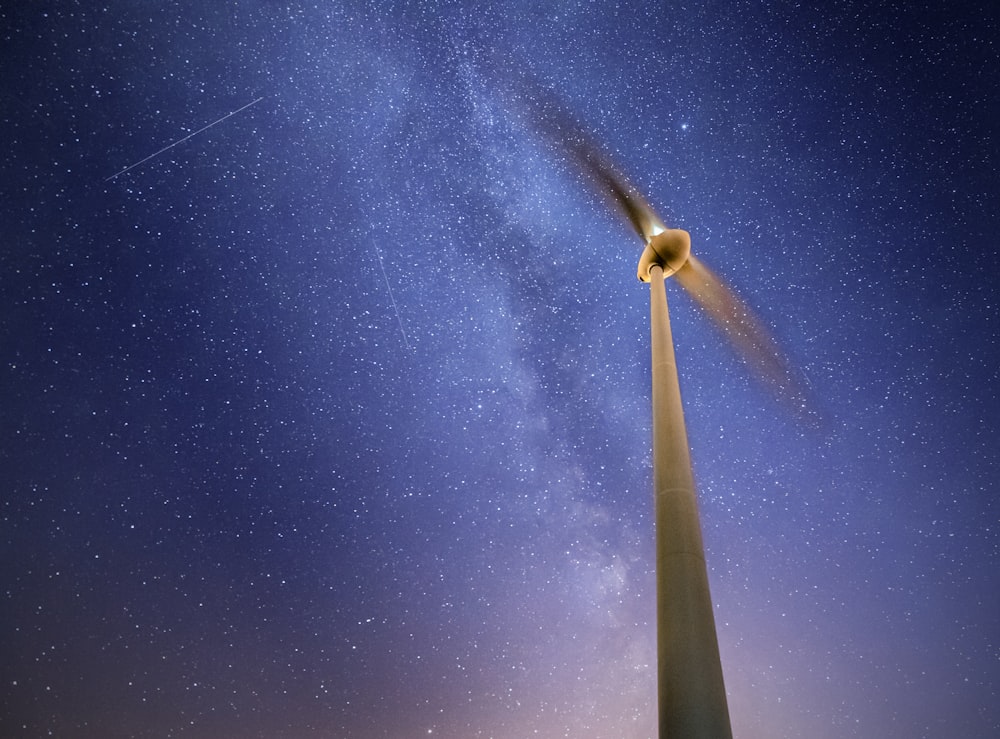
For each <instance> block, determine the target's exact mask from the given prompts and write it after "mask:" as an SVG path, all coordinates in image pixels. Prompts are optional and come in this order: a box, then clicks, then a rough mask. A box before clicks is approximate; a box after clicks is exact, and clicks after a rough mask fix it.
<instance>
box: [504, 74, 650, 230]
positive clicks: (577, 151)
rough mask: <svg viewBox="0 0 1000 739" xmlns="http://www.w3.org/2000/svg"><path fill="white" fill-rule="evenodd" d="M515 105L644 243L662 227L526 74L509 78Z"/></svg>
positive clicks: (580, 130) (560, 108) (557, 104)
mask: <svg viewBox="0 0 1000 739" xmlns="http://www.w3.org/2000/svg"><path fill="white" fill-rule="evenodd" d="M508 82H509V83H510V84H512V85H513V86H514V87H513V90H512V92H513V93H514V95H515V97H516V102H517V105H518V107H519V108H521V109H522V110H523V111H524V112H525V113H526V114H527V116H528V118H530V120H531V123H532V126H533V127H534V128H535V129H536V130H537V131H539V132H541V133H542V134H543V135H544V136H545V137H546V138H547V139H548V140H549V141H551V142H552V143H553V144H555V145H556V146H557V147H558V148H561V149H562V150H563V151H565V152H566V153H568V154H569V156H570V159H571V163H572V164H573V166H574V167H575V168H576V169H577V171H579V172H580V173H581V174H583V175H584V177H585V178H586V179H587V181H588V184H589V185H590V186H591V187H592V188H593V189H594V190H596V191H597V193H598V194H599V195H601V196H602V197H603V198H604V199H605V200H606V201H607V202H608V204H609V205H611V206H612V207H613V208H614V209H616V210H617V211H618V212H619V213H620V214H621V215H623V216H624V217H625V218H626V219H627V220H628V222H629V223H631V224H632V228H634V229H635V232H636V233H637V234H639V236H640V237H641V238H642V240H643V241H644V242H647V243H648V242H649V240H650V239H651V238H653V236H655V235H656V234H658V233H660V232H661V231H664V230H665V229H666V226H665V225H664V224H663V221H662V220H660V217H659V216H658V215H657V214H656V212H655V211H654V210H653V209H652V207H650V205H649V203H647V202H646V201H645V199H643V197H642V196H641V195H640V194H639V191H638V190H637V189H636V188H635V187H633V185H632V184H631V183H630V182H629V181H628V179H627V178H626V177H625V175H623V174H622V173H621V171H620V170H619V169H618V168H617V167H615V165H614V164H613V163H612V161H611V159H610V158H609V157H608V156H607V155H606V154H605V153H604V152H603V150H602V149H601V147H600V146H598V144H597V143H596V142H595V141H594V140H593V139H592V138H591V137H590V136H588V135H587V132H586V131H585V130H584V129H583V128H582V127H581V126H580V124H578V123H577V122H576V120H575V119H574V118H573V116H572V115H571V114H570V113H569V112H568V111H567V110H566V109H565V108H564V107H563V105H561V104H560V102H559V101H558V100H557V98H556V95H555V93H553V92H552V91H550V90H546V89H544V88H543V87H542V86H541V85H539V84H538V83H537V82H536V81H535V80H533V79H531V78H530V77H528V76H527V75H521V76H519V77H517V78H516V79H512V80H511V79H509V80H508Z"/></svg>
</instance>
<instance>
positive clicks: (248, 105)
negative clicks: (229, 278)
mask: <svg viewBox="0 0 1000 739" xmlns="http://www.w3.org/2000/svg"><path fill="white" fill-rule="evenodd" d="M263 99H264V98H263V97H259V98H257V99H256V100H253V101H251V102H249V103H247V104H246V105H244V106H243V107H242V108H237V109H236V110H234V111H233V112H232V113H227V114H226V115H224V116H222V118H219V119H218V120H217V121H212V122H211V123H209V124H208V125H207V126H202V127H201V128H199V129H198V130H197V131H195V132H194V133H189V134H188V135H187V136H185V137H184V138H182V139H177V141H175V142H173V143H172V144H167V145H166V146H164V147H163V148H162V149H160V150H159V151H157V152H154V153H153V154H150V155H149V156H148V157H146V158H145V159H140V160H139V161H138V162H136V163H135V164H130V165H129V166H127V167H125V169H123V170H121V171H119V172H115V173H114V174H113V175H111V176H110V177H105V178H104V181H105V182H108V181H109V180H113V179H114V178H115V177H119V176H121V175H123V174H125V173H126V172H128V171H129V170H130V169H134V168H135V167H138V166H139V165H140V164H145V163H146V162H148V161H149V160H150V159H154V158H155V157H158V156H160V154H162V153H163V152H165V151H167V150H168V149H173V148H174V147H175V146H177V145H178V144H183V143H184V142H185V141H187V140H188V139H189V138H191V137H192V136H197V135H198V134H199V133H201V132H202V131H207V130H208V129H210V128H211V127H212V126H214V125H216V124H219V123H222V122H223V121H224V120H226V119H227V118H230V117H232V116H234V115H236V114H237V113H239V112H241V111H244V110H246V109H247V108H249V107H250V106H251V105H256V104H257V103H259V102H260V101H261V100H263Z"/></svg>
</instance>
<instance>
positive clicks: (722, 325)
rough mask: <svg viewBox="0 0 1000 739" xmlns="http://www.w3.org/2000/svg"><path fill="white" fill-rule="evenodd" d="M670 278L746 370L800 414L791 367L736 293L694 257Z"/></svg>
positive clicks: (799, 395) (801, 403)
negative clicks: (727, 340)
mask: <svg viewBox="0 0 1000 739" xmlns="http://www.w3.org/2000/svg"><path fill="white" fill-rule="evenodd" d="M674 279H675V280H677V282H679V283H680V285H681V287H683V288H684V289H685V290H686V291H687V292H688V294H689V295H691V297H692V298H693V299H694V301H695V303H697V305H698V306H699V307H700V308H701V309H702V310H703V311H705V313H706V315H708V317H709V318H711V319H712V322H713V323H714V324H715V325H716V326H718V328H719V329H720V330H721V331H722V333H723V334H725V336H726V338H727V339H729V343H730V344H731V345H732V347H733V348H734V349H735V350H736V353H737V354H739V355H740V356H741V357H742V358H743V359H744V360H745V361H746V363H747V366H748V367H749V368H750V370H751V371H752V372H753V373H754V374H755V375H756V376H757V377H758V378H759V379H761V380H763V381H764V382H765V383H766V384H767V385H768V386H769V387H770V388H771V389H772V390H774V391H775V392H776V393H777V395H778V397H779V399H780V400H782V401H784V402H786V403H788V404H789V405H790V406H791V407H792V410H794V411H795V412H796V413H797V414H801V413H803V411H804V409H805V398H804V395H803V393H802V392H801V391H800V390H799V388H798V383H797V382H796V381H795V379H794V377H793V374H792V371H791V368H790V367H789V366H788V364H787V363H786V362H785V360H784V359H783V358H782V356H781V353H780V352H779V350H778V346H777V344H775V342H774V340H773V339H772V338H771V336H770V334H768V333H767V331H766V330H765V329H764V327H763V325H762V324H761V323H760V321H759V320H758V319H757V317H756V316H755V315H754V313H753V311H751V310H750V308H749V307H748V306H747V305H746V304H745V303H744V302H743V301H742V300H740V298H739V297H738V296H737V295H736V293H735V292H733V291H732V290H731V289H730V288H729V287H728V286H727V285H726V284H725V283H724V282H723V281H722V279H721V278H720V277H719V276H718V275H716V274H715V273H714V272H713V271H712V270H710V269H709V268H708V267H707V266H706V265H705V264H704V263H703V262H702V261H701V260H700V259H698V258H697V257H695V256H694V255H691V256H689V257H688V260H687V262H685V264H684V266H683V267H681V268H680V269H679V270H678V271H677V272H676V273H674Z"/></svg>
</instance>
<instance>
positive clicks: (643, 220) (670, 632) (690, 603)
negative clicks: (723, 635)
mask: <svg viewBox="0 0 1000 739" xmlns="http://www.w3.org/2000/svg"><path fill="white" fill-rule="evenodd" d="M522 82H523V80H522ZM528 87H530V89H528V90H525V88H524V87H522V88H521V92H522V95H521V96H519V97H521V99H522V101H523V102H526V103H527V110H528V112H529V114H530V117H531V118H532V120H533V123H534V124H535V126H536V127H537V128H539V129H540V130H541V131H543V132H544V133H545V134H546V135H547V136H548V138H550V139H551V140H553V141H555V142H556V143H557V144H558V145H559V146H561V147H562V148H563V149H564V150H565V151H566V152H567V153H568V154H569V156H570V160H571V162H572V164H573V165H574V166H575V167H576V168H577V169H578V170H579V171H580V172H582V173H583V174H584V175H585V176H586V177H587V179H588V180H589V181H590V183H591V185H593V186H594V187H595V189H596V190H597V191H598V192H599V193H600V194H602V195H603V196H604V197H605V198H606V199H607V201H608V203H609V205H611V206H612V207H613V208H614V209H616V210H618V211H619V212H620V214H621V215H623V216H624V217H625V218H626V220H627V221H628V222H629V223H630V224H631V225H632V228H633V229H634V230H635V231H636V233H637V234H638V235H639V237H640V238H641V239H642V240H643V242H644V244H645V248H644V249H643V251H642V254H641V256H640V257H639V266H638V278H639V280H640V281H642V282H646V283H649V286H650V324H651V336H652V406H653V492H654V505H655V525H656V611H657V617H656V621H657V694H658V706H659V736H660V738H661V739H665V738H667V737H670V738H671V739H674V738H675V737H681V738H683V739H720V738H726V737H732V728H731V726H730V720H729V707H728V703H727V700H726V689H725V684H724V681H723V675H722V662H721V659H720V657H719V644H718V638H717V636H716V629H715V617H714V614H713V611H712V599H711V595H710V593H709V584H708V570H707V566H706V563H705V548H704V544H703V542H702V534H701V523H700V520H699V515H698V502H697V495H696V491H695V484H694V475H693V472H692V468H691V457H690V450H689V446H688V439H687V429H686V427H685V424H684V411H683V407H682V404H681V394H680V385H679V383H678V377H677V363H676V359H675V356H674V344H673V336H672V334H671V330H670V315H669V311H668V308H667V295H666V287H665V279H666V278H667V277H670V276H673V278H674V279H675V280H676V281H677V282H678V283H680V285H681V287H682V288H684V289H685V290H686V291H687V292H688V293H689V294H690V295H691V297H692V298H693V299H694V302H695V303H696V304H697V305H698V306H699V307H700V308H701V309H702V310H703V311H704V312H705V313H707V314H708V316H709V317H710V318H711V319H712V321H713V322H714V323H715V324H716V325H717V326H718V327H719V328H720V329H721V330H722V332H723V334H724V335H725V337H726V338H727V339H728V340H729V342H730V343H731V345H732V346H733V348H734V349H735V350H736V351H737V353H738V354H740V355H741V356H742V357H743V358H744V359H745V360H746V361H747V363H748V364H749V366H750V367H751V369H752V370H753V371H754V372H755V373H756V374H757V375H758V376H759V377H760V378H761V379H763V380H765V381H767V382H768V383H769V384H770V385H771V386H772V388H773V389H775V390H776V391H777V394H778V395H779V397H781V398H782V399H785V400H788V401H791V402H792V404H793V406H794V407H795V409H797V411H798V412H799V413H804V409H805V404H804V402H803V395H802V394H801V393H800V392H799V391H798V389H797V387H796V383H795V382H794V380H793V377H792V375H791V373H790V372H789V368H788V367H787V366H786V365H785V363H784V362H783V361H782V359H781V356H780V354H779V353H778V351H777V347H776V345H775V343H774V341H773V340H772V339H771V338H770V336H769V335H768V334H767V332H766V331H765V330H764V328H763V327H762V325H761V324H760V322H759V321H758V320H757V319H756V318H755V317H754V315H753V313H752V312H751V311H750V309H749V308H748V307H747V306H746V305H745V304H744V303H743V302H742V301H741V300H740V299H739V298H738V297H737V296H736V294H735V293H734V292H733V291H732V290H731V289H730V288H729V287H728V286H727V285H726V284H725V283H724V282H723V281H722V280H721V279H720V278H719V277H718V276H716V275H715V273H713V272H712V271H711V270H710V269H709V268H708V267H706V266H705V265H704V264H703V263H702V262H701V261H700V260H699V259H698V258H697V257H695V256H694V255H693V254H691V239H690V236H689V234H688V232H687V231H683V230H681V229H677V228H667V226H666V225H665V224H664V222H663V221H662V220H661V219H660V217H659V216H658V215H657V214H656V212H655V211H654V210H653V208H652V207H651V206H650V205H649V204H648V203H647V202H646V200H645V199H644V198H643V197H642V196H641V195H640V194H639V192H638V190H636V188H635V187H633V186H632V185H631V184H630V183H629V181H628V180H627V179H626V178H625V176H624V175H623V174H622V173H621V172H620V171H619V170H618V169H617V168H616V167H615V166H614V164H613V163H612V162H611V160H610V159H609V158H608V157H607V156H606V155H604V154H603V153H602V152H601V150H600V149H599V147H598V146H596V145H595V144H594V143H593V142H592V141H591V140H590V138H589V137H588V136H587V135H586V133H585V132H584V131H583V130H582V129H581V128H580V127H579V126H578V125H577V124H576V123H575V121H573V119H572V118H571V117H570V116H569V115H568V114H567V113H566V112H565V111H564V110H562V109H561V108H560V107H559V106H557V105H555V104H553V103H552V102H551V101H549V102H548V103H546V102H545V93H544V92H542V91H540V90H539V89H538V88H537V87H535V86H531V85H528ZM525 93H526V97H525Z"/></svg>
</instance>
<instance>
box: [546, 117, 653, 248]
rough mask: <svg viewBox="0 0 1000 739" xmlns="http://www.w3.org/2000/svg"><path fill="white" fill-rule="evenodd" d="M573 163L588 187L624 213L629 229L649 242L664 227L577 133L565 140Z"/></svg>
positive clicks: (603, 157) (619, 173)
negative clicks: (629, 225)
mask: <svg viewBox="0 0 1000 739" xmlns="http://www.w3.org/2000/svg"><path fill="white" fill-rule="evenodd" d="M565 145H566V147H567V148H568V150H569V153H570V154H571V156H572V157H573V162H574V164H575V165H576V166H577V168H578V169H579V170H580V171H581V172H582V173H583V174H584V175H586V176H587V178H588V179H589V180H590V183H591V184H592V186H593V187H594V188H595V189H596V190H597V191H598V193H599V194H600V195H602V196H603V197H604V198H605V200H606V201H607V202H608V203H609V204H610V205H612V206H614V207H615V208H617V209H618V211H619V212H620V213H621V214H622V215H623V216H625V218H626V219H627V220H628V222H629V223H631V224H632V228H634V229H635V231H636V233H637V234H639V236H640V237H641V238H642V240H643V241H645V242H647V243H648V242H649V240H650V239H651V238H653V237H654V236H656V234H658V233H660V232H662V231H665V230H666V228H667V227H666V226H665V225H664V223H663V221H662V220H660V217H659V216H658V215H656V212H655V211H654V210H653V208H652V207H651V206H650V205H649V203H647V202H646V201H645V200H644V199H643V197H642V196H641V195H640V194H639V191H638V190H636V188H635V187H633V186H632V184H631V183H630V182H629V181H628V180H627V179H625V176H624V175H623V174H621V172H619V171H618V170H617V169H616V168H615V166H614V165H613V164H612V163H611V160H610V159H608V157H607V156H605V154H604V153H603V152H602V151H601V150H600V149H599V148H597V146H596V145H595V144H594V143H593V142H591V141H589V140H587V139H586V138H581V137H580V136H579V135H578V136H577V137H574V139H573V140H570V141H566V142H565Z"/></svg>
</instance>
